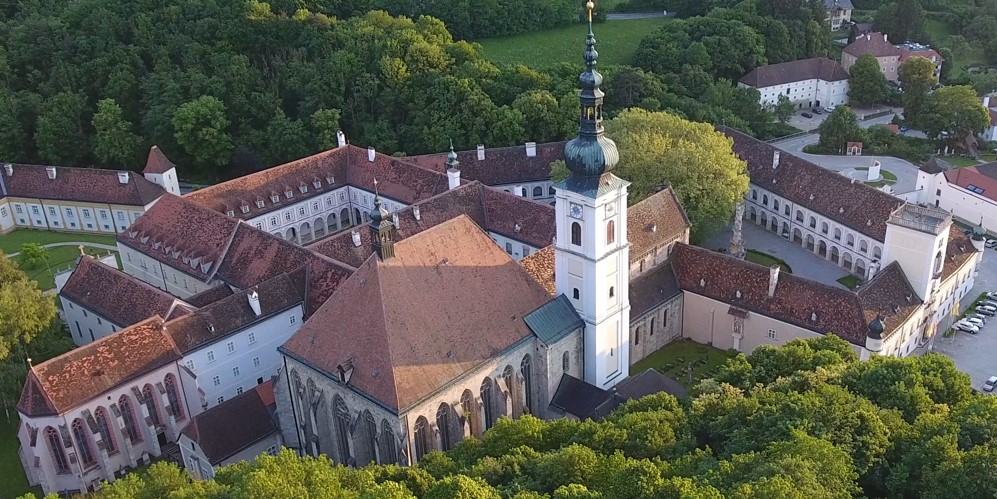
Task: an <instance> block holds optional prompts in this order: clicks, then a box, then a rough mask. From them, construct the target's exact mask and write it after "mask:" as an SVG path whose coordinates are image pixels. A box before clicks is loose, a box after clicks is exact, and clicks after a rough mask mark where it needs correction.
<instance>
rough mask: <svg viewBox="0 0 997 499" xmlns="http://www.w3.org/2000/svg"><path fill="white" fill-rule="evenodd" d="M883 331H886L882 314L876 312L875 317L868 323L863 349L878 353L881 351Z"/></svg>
mask: <svg viewBox="0 0 997 499" xmlns="http://www.w3.org/2000/svg"><path fill="white" fill-rule="evenodd" d="M883 331H886V324H884V323H883V316H882V315H879V314H876V318H875V319H873V320H872V322H870V323H869V331H868V332H866V334H865V349H866V350H868V351H869V352H870V353H873V354H879V353H880V352H882V351H883Z"/></svg>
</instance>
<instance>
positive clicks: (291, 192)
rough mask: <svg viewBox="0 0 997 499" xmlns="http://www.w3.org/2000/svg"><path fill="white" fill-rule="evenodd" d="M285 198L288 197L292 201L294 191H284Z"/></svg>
mask: <svg viewBox="0 0 997 499" xmlns="http://www.w3.org/2000/svg"><path fill="white" fill-rule="evenodd" d="M284 196H287V199H291V198H292V197H294V191H292V190H291V189H288V190H286V191H284Z"/></svg>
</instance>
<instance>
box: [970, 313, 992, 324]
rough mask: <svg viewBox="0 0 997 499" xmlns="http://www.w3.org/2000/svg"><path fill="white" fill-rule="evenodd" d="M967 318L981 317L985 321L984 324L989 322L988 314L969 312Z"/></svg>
mask: <svg viewBox="0 0 997 499" xmlns="http://www.w3.org/2000/svg"><path fill="white" fill-rule="evenodd" d="M966 318H967V319H979V320H981V321H983V323H984V324H986V323H987V316H985V315H983V314H969V315H967V316H966Z"/></svg>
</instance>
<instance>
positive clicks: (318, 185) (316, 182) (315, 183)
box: [312, 180, 322, 189]
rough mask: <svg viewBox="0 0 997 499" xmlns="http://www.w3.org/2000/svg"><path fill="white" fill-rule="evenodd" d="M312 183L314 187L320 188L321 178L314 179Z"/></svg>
mask: <svg viewBox="0 0 997 499" xmlns="http://www.w3.org/2000/svg"><path fill="white" fill-rule="evenodd" d="M312 185H314V186H315V188H316V189H321V188H322V181H321V180H316V181H314V182H312Z"/></svg>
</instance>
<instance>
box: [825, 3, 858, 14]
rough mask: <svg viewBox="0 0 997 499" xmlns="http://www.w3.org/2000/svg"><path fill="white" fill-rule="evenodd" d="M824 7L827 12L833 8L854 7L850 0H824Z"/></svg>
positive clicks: (850, 8) (848, 8)
mask: <svg viewBox="0 0 997 499" xmlns="http://www.w3.org/2000/svg"><path fill="white" fill-rule="evenodd" d="M824 7H826V8H827V10H828V11H829V12H831V11H835V10H852V9H854V8H855V6H854V5H852V0H824Z"/></svg>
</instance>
